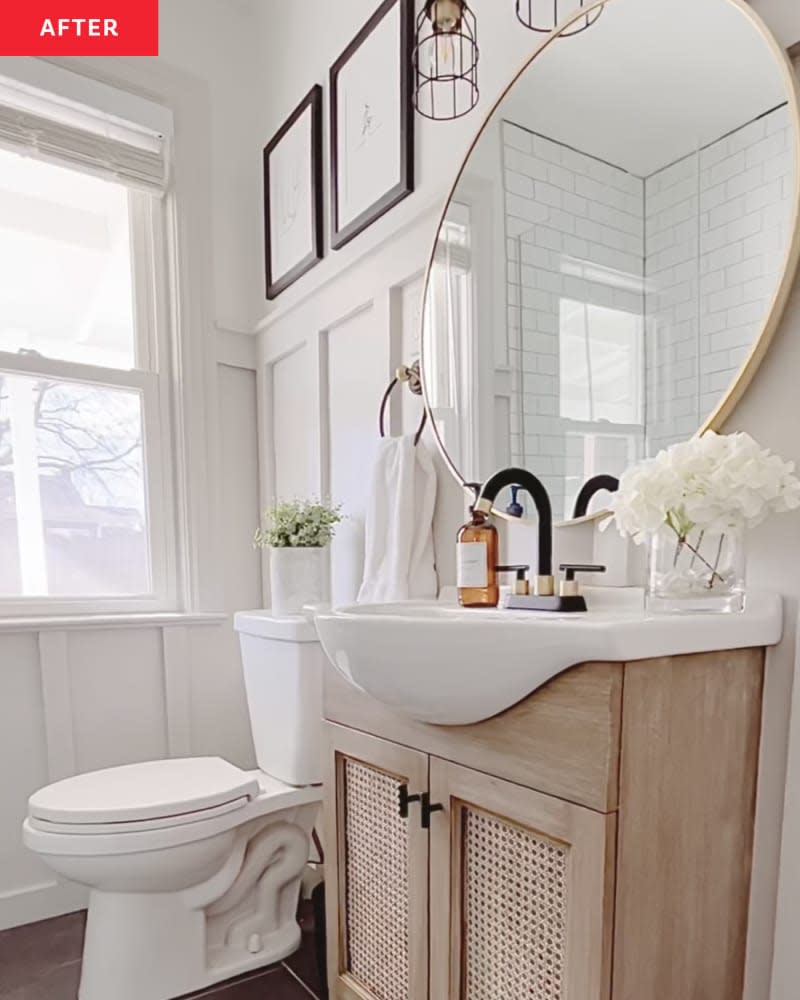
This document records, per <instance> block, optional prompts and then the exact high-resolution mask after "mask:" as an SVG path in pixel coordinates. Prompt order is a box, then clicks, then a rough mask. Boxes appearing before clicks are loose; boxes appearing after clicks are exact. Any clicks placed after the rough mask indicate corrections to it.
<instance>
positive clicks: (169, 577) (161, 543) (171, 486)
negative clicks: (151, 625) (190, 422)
mask: <svg viewBox="0 0 800 1000" xmlns="http://www.w3.org/2000/svg"><path fill="white" fill-rule="evenodd" d="M128 204H129V218H130V239H131V264H132V271H133V281H132V286H133V297H134V301H133V306H134V336H135V359H136V360H135V365H136V367H134V368H132V369H130V370H123V369H116V368H104V367H98V366H94V365H86V364H81V363H75V362H70V361H61V360H54V359H51V358H46V357H44V356H41V355H37V354H27V353H26V354H14V353H8V352H4V351H0V370H2V371H4V372H6V373H8V374H15V375H29V376H40V377H42V376H43V377H46V378H54V379H58V380H59V381H73V382H77V383H82V384H86V385H95V386H102V387H106V386H107V387H111V388H120V389H132V390H135V391H137V392H138V393H139V394H140V398H141V415H142V453H143V466H144V487H145V496H146V508H147V535H148V542H149V557H150V577H151V583H152V592H151V593H149V594H142V595H131V596H120V597H113V596H109V595H91V594H87V595H80V596H76V597H62V596H55V597H40V596H36V597H32V596H20V597H2V598H0V623H2V621H3V619H7V618H26V617H33V618H50V617H57V616H61V615H75V616H79V615H109V614H115V613H119V614H126V613H127V614H133V613H159V612H160V613H164V612H167V613H170V612H178V611H181V610H183V594H182V575H183V574H181V573H180V572H179V558H178V557H179V539H181V538H183V537H184V536H185V528H186V525H185V523H183V521H185V518H183V519H182V518H181V516H180V515H179V509H178V503H177V499H178V497H177V489H178V482H177V481H176V477H175V475H174V471H173V470H175V468H176V465H177V464H178V461H177V458H178V457H179V454H178V453H179V449H178V447H177V440H176V437H175V430H176V425H177V423H178V421H177V402H178V400H177V398H176V389H175V387H176V378H175V367H176V364H177V361H176V358H175V356H174V355H175V353H176V352H175V351H174V350H173V347H174V345H175V335H174V330H175V329H176V324H175V315H174V309H173V305H172V303H173V294H172V293H173V289H172V287H171V285H172V281H171V277H172V276H173V275H174V268H173V267H171V266H170V256H171V255H170V253H169V250H168V247H169V243H168V239H167V231H168V225H169V221H170V217H171V210H172V204H171V199H170V198H169V196H165V197H163V198H159V197H158V196H157V195H154V194H147V193H143V192H139V191H136V190H134V189H132V188H129V189H128Z"/></svg>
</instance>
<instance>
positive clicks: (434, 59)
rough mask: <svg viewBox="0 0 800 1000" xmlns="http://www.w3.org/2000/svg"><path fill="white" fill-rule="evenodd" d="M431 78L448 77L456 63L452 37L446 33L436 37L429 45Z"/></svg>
mask: <svg viewBox="0 0 800 1000" xmlns="http://www.w3.org/2000/svg"><path fill="white" fill-rule="evenodd" d="M430 51H431V74H430V75H431V76H432V77H434V78H436V77H440V76H449V75H450V74H451V73H452V72H453V67H454V66H455V61H456V50H455V45H454V43H453V36H452V35H450V34H447V33H444V34H439V35H436V37H435V38H434V39H433V44H432V45H431V50H430Z"/></svg>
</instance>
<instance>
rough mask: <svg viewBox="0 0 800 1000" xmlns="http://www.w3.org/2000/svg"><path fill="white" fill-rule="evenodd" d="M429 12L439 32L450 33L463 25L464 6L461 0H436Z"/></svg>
mask: <svg viewBox="0 0 800 1000" xmlns="http://www.w3.org/2000/svg"><path fill="white" fill-rule="evenodd" d="M429 14H430V19H431V21H432V22H433V25H434V28H435V29H436V31H437V32H443V33H449V32H452V31H457V30H458V29H459V28H460V27H461V18H462V17H463V14H464V8H463V5H462V3H461V0H434V2H433V4H432V5H431V9H430V11H429Z"/></svg>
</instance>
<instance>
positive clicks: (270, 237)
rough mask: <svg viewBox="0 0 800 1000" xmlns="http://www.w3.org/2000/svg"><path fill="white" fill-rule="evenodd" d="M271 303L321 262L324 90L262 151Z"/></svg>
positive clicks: (311, 97) (305, 102)
mask: <svg viewBox="0 0 800 1000" xmlns="http://www.w3.org/2000/svg"><path fill="white" fill-rule="evenodd" d="M264 230H265V241H266V255H265V257H266V271H267V298H268V299H274V298H275V297H276V296H278V295H280V293H281V292H283V291H285V290H286V289H287V288H288V287H289V286H290V285H292V284H294V282H295V281H297V279H298V278H300V277H301V276H302V275H304V274H305V273H306V272H307V271H309V270H310V269H311V268H312V267H314V265H315V264H317V263H318V262H319V261H320V260H322V256H323V244H322V87H320V86H315V87H314V88H313V90H311V91H310V93H309V94H308V95H307V96H306V97H305V98H304V99H303V101H302V102H301V103H300V105H299V106H298V107H297V108H296V109H295V111H294V112H293V113H292V114H291V115H290V116H289V118H288V119H287V120H286V122H285V123H284V124H283V125H282V126H281V128H280V129H279V130H278V131H277V132H276V134H275V136H274V137H273V139H272V140H271V141H270V143H269V145H267V146H266V147H265V149H264Z"/></svg>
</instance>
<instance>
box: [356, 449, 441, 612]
mask: <svg viewBox="0 0 800 1000" xmlns="http://www.w3.org/2000/svg"><path fill="white" fill-rule="evenodd" d="M435 506H436V469H435V468H434V465H433V459H432V458H431V455H430V452H428V450H427V449H426V448H423V447H421V446H420V447H417V448H415V447H414V438H413V436H412V435H409V436H407V437H401V438H383V439H382V440H381V441H380V443H379V445H378V451H377V457H376V460H375V470H374V472H373V476H372V492H371V495H370V499H369V506H368V508H367V526H366V558H365V560H364V582H363V583H362V585H361V589H360V591H359V592H358V601H359V603H361V604H367V603H369V604H379V603H385V602H389V601H408V600H412V599H415V598H431V597H436V595H437V593H438V582H437V579H436V566H435V563H434V548H433V514H434V508H435Z"/></svg>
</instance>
